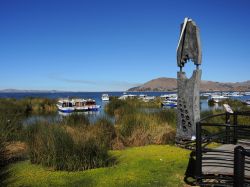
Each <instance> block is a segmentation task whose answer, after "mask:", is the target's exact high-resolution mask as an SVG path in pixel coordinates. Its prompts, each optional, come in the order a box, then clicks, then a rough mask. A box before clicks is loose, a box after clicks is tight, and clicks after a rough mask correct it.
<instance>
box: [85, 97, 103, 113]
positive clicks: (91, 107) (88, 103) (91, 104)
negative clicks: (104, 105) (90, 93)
mask: <svg viewBox="0 0 250 187" xmlns="http://www.w3.org/2000/svg"><path fill="white" fill-rule="evenodd" d="M85 106H86V107H87V108H88V111H97V110H98V109H99V108H101V106H100V105H97V104H96V102H95V100H94V99H87V100H86V103H85Z"/></svg>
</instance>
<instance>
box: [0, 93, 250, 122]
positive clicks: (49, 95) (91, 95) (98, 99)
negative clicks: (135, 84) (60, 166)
mask: <svg viewBox="0 0 250 187" xmlns="http://www.w3.org/2000/svg"><path fill="white" fill-rule="evenodd" d="M103 93H107V94H109V96H121V95H123V92H43V93H0V98H16V99H22V98H25V97H42V98H51V99H57V98H67V97H78V98H84V99H88V98H91V99H94V100H95V101H96V103H97V104H98V105H100V106H101V108H100V110H99V111H97V112H85V114H86V115H88V117H89V118H90V120H91V121H95V120H96V119H97V118H99V117H101V116H105V113H104V107H105V105H106V104H107V101H106V102H105V101H102V100H101V96H102V94H103ZM126 93H127V94H135V95H140V94H145V95H148V96H160V95H163V94H170V93H173V92H126ZM237 99H240V100H246V99H250V96H243V97H239V98H237ZM216 108H221V106H218V105H215V106H213V107H210V106H208V102H207V100H206V99H201V110H202V111H204V110H214V109H216ZM34 117H35V118H36V119H40V120H42V119H43V118H44V119H45V120H46V119H48V118H49V116H34ZM60 117H61V116H60V115H57V116H56V117H55V116H51V118H52V119H53V120H54V119H60ZM30 120H31V121H33V120H34V119H32V118H31V119H30Z"/></svg>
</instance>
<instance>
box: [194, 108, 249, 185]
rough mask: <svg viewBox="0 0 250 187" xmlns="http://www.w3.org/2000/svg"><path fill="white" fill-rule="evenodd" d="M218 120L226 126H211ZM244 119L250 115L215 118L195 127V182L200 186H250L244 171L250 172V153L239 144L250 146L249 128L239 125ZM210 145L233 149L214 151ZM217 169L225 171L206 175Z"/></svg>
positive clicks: (236, 113) (246, 125)
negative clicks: (212, 169) (242, 118)
mask: <svg viewBox="0 0 250 187" xmlns="http://www.w3.org/2000/svg"><path fill="white" fill-rule="evenodd" d="M218 117H219V118H220V121H221V120H222V119H223V121H224V123H214V122H211V121H213V119H214V118H218ZM241 117H250V111H247V112H234V113H223V114H218V115H212V116H208V117H206V118H203V119H202V120H200V122H198V123H197V124H196V144H195V146H196V149H195V179H196V182H197V183H198V184H199V185H201V186H212V185H219V186H237V187H241V186H250V176H246V175H245V171H249V172H250V165H248V164H250V159H248V157H250V151H249V150H247V149H245V148H244V147H243V146H237V144H239V143H241V144H246V145H247V144H249V146H250V124H239V122H240V120H239V118H241ZM249 119H250V118H249ZM214 121H216V120H214ZM248 121H249V120H248ZM211 143H216V144H218V145H225V144H228V145H231V147H233V148H234V149H232V150H226V149H219V148H211V147H210V146H211ZM218 147H219V146H218ZM215 167H219V168H225V170H224V172H222V173H220V172H217V173H205V172H204V171H203V170H204V169H206V168H215Z"/></svg>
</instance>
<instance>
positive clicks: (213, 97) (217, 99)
mask: <svg viewBox="0 0 250 187" xmlns="http://www.w3.org/2000/svg"><path fill="white" fill-rule="evenodd" d="M228 98H229V97H227V96H223V95H211V97H210V100H212V101H214V102H215V103H219V102H220V101H222V100H225V99H228Z"/></svg>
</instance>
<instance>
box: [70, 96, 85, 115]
mask: <svg viewBox="0 0 250 187" xmlns="http://www.w3.org/2000/svg"><path fill="white" fill-rule="evenodd" d="M72 103H73V106H74V108H75V111H77V112H80V111H88V106H86V100H85V99H72Z"/></svg>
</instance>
